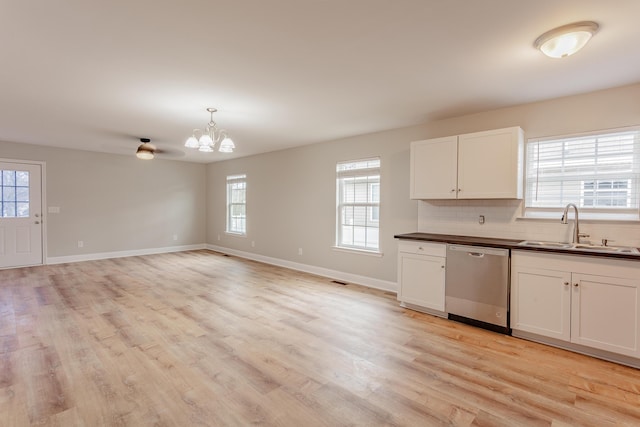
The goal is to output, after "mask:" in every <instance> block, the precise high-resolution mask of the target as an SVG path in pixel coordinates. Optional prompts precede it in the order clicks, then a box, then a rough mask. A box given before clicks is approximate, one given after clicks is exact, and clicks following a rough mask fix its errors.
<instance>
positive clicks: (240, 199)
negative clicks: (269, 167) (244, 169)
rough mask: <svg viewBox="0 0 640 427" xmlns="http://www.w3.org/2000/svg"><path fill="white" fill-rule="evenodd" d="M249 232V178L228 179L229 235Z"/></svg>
mask: <svg viewBox="0 0 640 427" xmlns="http://www.w3.org/2000/svg"><path fill="white" fill-rule="evenodd" d="M246 232H247V176H246V175H231V176H228V177H227V233H234V234H246Z"/></svg>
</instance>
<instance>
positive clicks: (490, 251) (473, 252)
mask: <svg viewBox="0 0 640 427" xmlns="http://www.w3.org/2000/svg"><path fill="white" fill-rule="evenodd" d="M447 252H458V253H460V252H466V253H467V254H468V256H472V257H475V258H482V257H483V255H494V256H503V257H508V256H509V249H502V248H491V247H484V246H470V245H456V244H453V245H452V244H449V245H447Z"/></svg>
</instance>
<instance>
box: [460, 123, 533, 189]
mask: <svg viewBox="0 0 640 427" xmlns="http://www.w3.org/2000/svg"><path fill="white" fill-rule="evenodd" d="M523 139H524V137H523V134H522V129H520V128H518V127H515V128H507V129H498V130H492V131H486V132H476V133H470V134H465V135H460V136H459V137H458V198H459V199H521V198H522V179H523V178H522V165H523Z"/></svg>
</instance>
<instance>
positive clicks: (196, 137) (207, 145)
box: [184, 107, 236, 153]
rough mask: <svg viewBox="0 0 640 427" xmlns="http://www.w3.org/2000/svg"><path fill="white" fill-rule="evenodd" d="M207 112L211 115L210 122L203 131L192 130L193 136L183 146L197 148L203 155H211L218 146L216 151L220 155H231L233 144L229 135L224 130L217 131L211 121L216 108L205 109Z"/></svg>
mask: <svg viewBox="0 0 640 427" xmlns="http://www.w3.org/2000/svg"><path fill="white" fill-rule="evenodd" d="M207 111H208V112H209V113H210V114H211V120H209V123H207V127H206V128H205V130H201V129H194V130H193V135H191V136H190V137H189V138H188V139H187V142H185V143H184V146H185V147H187V148H197V149H198V151H202V152H205V153H212V152H213V151H215V150H214V147H215V145H216V144H218V151H219V152H221V153H233V150H234V148H236V146H235V144H234V143H233V141H232V140H231V138H229V134H228V133H227V131H226V130H224V129H218V126H217V125H216V122H214V121H213V113H215V112H216V111H218V110H217V109H216V108H211V107H210V108H207Z"/></svg>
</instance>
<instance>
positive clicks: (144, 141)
mask: <svg viewBox="0 0 640 427" xmlns="http://www.w3.org/2000/svg"><path fill="white" fill-rule="evenodd" d="M140 142H141V144H140V145H139V146H138V150H137V151H136V157H137V158H139V159H142V160H151V159H153V158H154V157H155V155H156V154H163V153H166V152H167V151H165V150H160V149H158V147H156V146H155V145H154V144H152V143H151V139H149V138H140Z"/></svg>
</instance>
